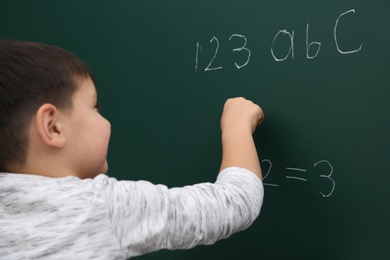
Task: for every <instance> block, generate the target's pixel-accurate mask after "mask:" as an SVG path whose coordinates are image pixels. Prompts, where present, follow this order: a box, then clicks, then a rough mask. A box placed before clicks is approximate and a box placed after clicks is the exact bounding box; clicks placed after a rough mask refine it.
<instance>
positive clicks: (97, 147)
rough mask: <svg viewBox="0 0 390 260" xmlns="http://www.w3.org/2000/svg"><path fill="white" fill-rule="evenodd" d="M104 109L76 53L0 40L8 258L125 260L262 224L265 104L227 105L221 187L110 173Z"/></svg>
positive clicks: (2, 214) (1, 205)
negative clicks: (260, 129)
mask: <svg viewBox="0 0 390 260" xmlns="http://www.w3.org/2000/svg"><path fill="white" fill-rule="evenodd" d="M96 101H97V94H96V89H95V86H94V82H93V77H92V75H91V73H90V71H89V70H88V68H87V67H86V65H85V64H84V63H83V62H82V61H80V60H79V59H78V58H77V57H75V56H74V55H73V54H71V53H69V52H67V51H65V50H63V49H60V48H57V47H54V46H48V45H44V44H40V43H33V42H22V41H7V40H3V41H0V147H1V149H0V234H1V235H0V259H41V258H44V259H126V258H130V257H133V256H137V255H141V254H145V253H147V252H151V251H155V250H159V249H162V248H167V249H179V248H180V249H185V248H191V247H194V246H196V245H198V244H212V243H214V242H215V241H217V240H219V239H222V238H227V237H229V236H230V235H231V234H233V233H235V232H237V231H240V230H243V229H245V228H247V227H248V226H249V225H250V224H251V223H252V222H253V221H254V220H255V219H256V217H257V216H258V214H259V212H260V208H261V205H262V201H263V186H262V182H261V179H262V175H261V169H260V164H259V160H258V157H257V153H256V148H255V145H254V142H253V139H252V133H253V131H254V130H255V128H256V126H257V125H258V124H259V123H260V122H261V121H262V119H263V112H262V110H261V108H260V107H259V106H257V105H255V104H253V103H252V102H250V101H248V100H245V99H244V98H235V99H230V100H228V101H227V102H226V103H225V106H224V111H223V114H222V118H221V129H222V147H223V158H222V163H221V169H220V170H221V172H220V174H219V175H218V177H217V181H216V182H215V183H213V184H212V183H202V184H197V185H193V186H187V187H183V188H172V189H168V188H167V187H166V186H164V185H153V184H151V183H149V182H146V181H138V182H135V181H117V180H115V179H114V178H109V177H108V176H106V175H105V174H104V173H106V172H107V169H108V166H107V161H106V154H107V148H108V143H109V138H110V127H111V126H110V123H109V122H108V121H107V120H106V119H105V118H103V117H102V116H101V115H100V114H99V111H98V108H97V105H96Z"/></svg>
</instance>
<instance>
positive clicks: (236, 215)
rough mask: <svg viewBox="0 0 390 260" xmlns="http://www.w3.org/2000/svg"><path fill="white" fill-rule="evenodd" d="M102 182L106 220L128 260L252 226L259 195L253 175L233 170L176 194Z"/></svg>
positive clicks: (160, 188)
mask: <svg viewBox="0 0 390 260" xmlns="http://www.w3.org/2000/svg"><path fill="white" fill-rule="evenodd" d="M106 182H107V183H105V185H104V186H105V191H106V200H107V205H108V208H109V213H108V216H109V218H110V221H111V223H112V227H113V229H114V233H115V234H116V236H117V239H118V242H119V244H120V246H121V248H122V249H123V250H124V251H125V253H126V254H127V256H128V257H132V256H137V255H141V254H145V253H148V252H152V251H156V250H159V249H187V248H192V247H194V246H196V245H200V244H213V243H215V242H216V241H217V240H219V239H223V238H227V237H229V236H230V235H232V234H233V233H235V232H238V231H241V230H243V229H246V228H247V227H249V226H250V225H251V224H252V223H253V221H254V220H255V219H256V218H257V216H258V215H259V213H260V209H261V206H262V202H263V195H264V189H263V185H262V183H261V181H260V180H259V179H258V178H257V177H256V175H254V174H253V173H252V172H250V171H247V170H245V169H243V168H236V167H231V168H227V169H225V170H223V171H222V172H221V173H220V174H219V175H218V177H217V180H216V182H215V183H201V184H196V185H193V186H185V187H182V188H172V189H168V188H167V187H166V186H164V185H153V184H151V183H150V182H146V181H138V182H133V181H116V180H115V179H112V178H109V179H106Z"/></svg>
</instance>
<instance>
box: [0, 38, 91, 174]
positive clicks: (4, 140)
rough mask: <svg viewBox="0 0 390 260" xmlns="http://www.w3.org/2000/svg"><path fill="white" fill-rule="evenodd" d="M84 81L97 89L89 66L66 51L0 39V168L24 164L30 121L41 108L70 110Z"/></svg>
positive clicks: (37, 44)
mask: <svg viewBox="0 0 390 260" xmlns="http://www.w3.org/2000/svg"><path fill="white" fill-rule="evenodd" d="M85 82H87V83H85ZM85 84H87V85H88V84H89V85H90V88H91V89H90V91H92V88H93V91H94V92H96V90H95V86H94V84H93V77H92V74H91V72H90V70H89V69H88V67H87V66H86V65H85V64H84V63H83V62H82V61H81V60H80V59H79V58H77V57H76V56H75V55H73V54H71V53H69V52H68V51H65V50H63V49H61V48H58V47H54V46H49V45H44V44H40V43H34V42H23V41H9V40H0V171H10V168H12V167H11V166H15V165H19V166H20V165H23V164H25V163H26V159H27V150H28V148H29V147H28V146H29V144H30V142H29V138H30V125H31V122H32V119H33V118H34V117H35V116H36V113H37V111H38V110H39V108H40V107H42V105H44V104H51V105H53V107H54V108H55V109H58V110H61V111H67V110H72V109H73V106H74V104H73V103H74V102H73V99H74V96H75V93H76V92H77V93H78V92H79V90H80V88H81V86H84V85H85ZM95 102H96V101H95ZM56 111H57V110H56Z"/></svg>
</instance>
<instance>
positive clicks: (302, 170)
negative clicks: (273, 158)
mask: <svg viewBox="0 0 390 260" xmlns="http://www.w3.org/2000/svg"><path fill="white" fill-rule="evenodd" d="M286 170H289V171H297V172H306V169H299V168H290V167H286ZM286 178H287V179H294V180H299V181H307V179H304V178H300V177H297V176H289V175H287V176H286Z"/></svg>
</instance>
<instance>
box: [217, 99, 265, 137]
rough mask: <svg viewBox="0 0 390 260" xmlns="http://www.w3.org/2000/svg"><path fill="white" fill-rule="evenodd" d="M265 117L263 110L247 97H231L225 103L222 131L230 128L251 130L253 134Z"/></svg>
mask: <svg viewBox="0 0 390 260" xmlns="http://www.w3.org/2000/svg"><path fill="white" fill-rule="evenodd" d="M263 119H264V113H263V110H262V109H261V108H260V107H259V106H258V105H256V104H254V103H253V102H252V101H250V100H246V99H245V98H242V97H239V98H231V99H228V100H227V101H226V103H225V106H224V109H223V114H222V118H221V129H222V132H224V131H230V130H240V131H248V130H249V131H250V132H251V134H252V133H253V132H254V131H255V129H256V127H257V126H258V125H260V123H261V122H262V121H263Z"/></svg>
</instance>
